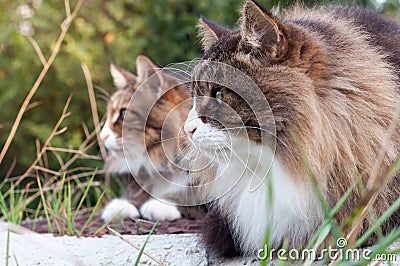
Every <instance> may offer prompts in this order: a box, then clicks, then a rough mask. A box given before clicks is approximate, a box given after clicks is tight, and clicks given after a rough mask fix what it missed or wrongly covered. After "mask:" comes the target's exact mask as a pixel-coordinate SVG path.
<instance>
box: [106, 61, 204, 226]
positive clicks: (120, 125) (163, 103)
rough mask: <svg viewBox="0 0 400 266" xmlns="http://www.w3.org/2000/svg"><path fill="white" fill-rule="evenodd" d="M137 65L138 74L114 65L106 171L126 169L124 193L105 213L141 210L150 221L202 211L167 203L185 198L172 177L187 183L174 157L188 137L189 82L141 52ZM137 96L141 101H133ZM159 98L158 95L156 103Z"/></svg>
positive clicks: (130, 214)
mask: <svg viewBox="0 0 400 266" xmlns="http://www.w3.org/2000/svg"><path fill="white" fill-rule="evenodd" d="M136 67H137V73H138V75H137V76H135V75H133V74H132V73H129V72H128V71H126V70H124V69H121V68H119V67H117V66H115V65H111V67H110V72H111V75H112V77H113V79H114V84H115V86H116V91H115V92H114V94H113V95H112V96H111V98H110V100H109V102H108V106H107V119H106V122H105V124H104V127H103V129H102V131H101V134H100V138H101V140H102V141H103V142H104V144H105V147H106V148H107V154H108V155H107V156H108V157H107V164H106V165H107V170H108V171H109V172H116V173H120V174H124V176H123V183H124V185H125V196H124V198H123V199H114V200H112V201H111V202H110V203H109V204H107V206H106V207H105V209H104V210H103V214H102V218H103V219H104V220H106V221H108V220H110V219H111V218H112V217H114V216H116V215H118V214H119V216H120V217H121V218H131V219H134V218H136V217H138V216H140V215H141V216H143V217H144V218H146V219H150V220H175V219H178V218H181V217H182V216H185V217H186V216H190V217H193V216H197V215H200V214H201V212H197V211H196V210H193V208H192V209H190V208H188V209H186V208H183V207H177V206H173V205H171V204H168V203H165V201H167V202H172V203H177V204H178V203H180V197H182V195H180V194H179V193H181V192H180V191H179V190H178V191H177V190H176V186H174V185H171V184H170V183H169V182H168V181H173V182H175V183H178V184H183V183H184V176H182V175H181V173H180V171H179V170H178V169H177V168H176V167H173V166H172V164H171V161H173V160H174V158H175V157H176V155H177V153H178V151H179V145H180V144H179V143H180V139H181V138H184V134H183V131H182V130H181V128H182V125H183V123H184V121H185V119H186V117H187V113H188V109H189V105H188V103H187V102H186V100H187V99H188V98H190V94H189V93H188V91H187V88H186V86H185V85H182V84H180V82H179V81H178V80H177V79H175V78H173V77H172V76H170V75H167V74H165V73H163V72H162V71H159V69H158V67H157V66H156V65H154V64H153V63H152V62H151V61H150V59H149V58H147V57H145V56H138V57H137V59H136ZM139 88H140V90H139ZM133 97H136V99H139V100H138V101H135V102H132V101H133V100H132V99H133ZM154 97H156V99H157V100H154V102H153V103H152V102H151V101H152V99H151V98H154ZM152 104H154V106H151V105H152ZM150 109H151V110H150ZM146 110H150V112H149V113H146ZM161 135H163V141H162V139H161ZM124 151H125V154H124ZM130 173H132V174H133V175H134V176H135V178H133V177H132V176H131V175H130ZM165 178H166V179H167V181H164V179H165ZM149 193H150V194H151V195H156V196H157V197H159V198H160V199H155V198H153V197H151V196H150V195H149Z"/></svg>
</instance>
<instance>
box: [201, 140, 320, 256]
mask: <svg viewBox="0 0 400 266" xmlns="http://www.w3.org/2000/svg"><path fill="white" fill-rule="evenodd" d="M232 144H233V145H232V147H233V149H232V150H233V151H232V153H233V154H232V156H231V157H230V160H229V161H226V160H224V159H223V158H226V157H225V156H223V157H222V158H221V159H220V160H219V161H218V163H217V165H218V174H217V177H216V179H215V180H214V182H213V183H212V184H211V186H210V189H209V190H208V195H207V197H208V199H209V200H211V199H215V198H218V200H217V201H216V202H215V204H217V206H218V207H219V210H220V211H221V212H222V214H223V215H224V216H225V217H227V218H228V220H229V222H230V223H231V225H232V227H233V235H234V238H235V239H236V241H238V243H239V244H240V247H241V250H242V251H243V252H244V253H245V254H254V252H256V251H257V250H258V249H260V248H261V247H262V246H263V244H264V242H265V234H266V232H267V229H269V230H270V239H269V242H270V244H271V245H272V248H279V246H280V245H281V244H282V243H283V241H284V240H285V239H289V240H290V241H291V242H290V243H289V245H290V246H292V247H293V246H295V245H296V244H298V243H303V242H304V239H308V238H309V237H310V235H312V233H313V232H314V230H315V228H316V227H317V225H318V224H320V223H321V222H322V220H323V212H322V210H321V208H320V204H319V201H318V199H317V197H316V195H315V194H314V191H313V188H312V186H311V184H310V182H305V183H304V182H303V180H304V179H303V178H304V177H300V176H291V175H289V173H288V171H286V169H285V167H284V166H283V165H282V164H281V163H280V162H279V160H278V158H275V157H274V153H273V151H272V150H271V149H270V148H269V147H267V146H264V145H261V144H257V143H256V142H254V141H251V140H250V141H249V140H247V139H242V138H233V139H232ZM305 178H307V177H305ZM268 187H270V188H271V189H269V188H268ZM269 199H272V200H269Z"/></svg>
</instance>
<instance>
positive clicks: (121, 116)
mask: <svg viewBox="0 0 400 266" xmlns="http://www.w3.org/2000/svg"><path fill="white" fill-rule="evenodd" d="M126 113H127V110H126V108H122V109H121V110H120V111H119V117H118V120H121V121H122V120H124V117H125V115H126Z"/></svg>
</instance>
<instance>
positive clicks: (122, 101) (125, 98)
mask: <svg viewBox="0 0 400 266" xmlns="http://www.w3.org/2000/svg"><path fill="white" fill-rule="evenodd" d="M132 95H133V93H132V92H131V91H130V90H118V91H116V92H114V94H113V95H112V96H111V98H110V101H109V104H110V106H111V107H112V108H113V109H116V108H120V107H121V105H127V104H128V102H129V101H130V99H131V98H132Z"/></svg>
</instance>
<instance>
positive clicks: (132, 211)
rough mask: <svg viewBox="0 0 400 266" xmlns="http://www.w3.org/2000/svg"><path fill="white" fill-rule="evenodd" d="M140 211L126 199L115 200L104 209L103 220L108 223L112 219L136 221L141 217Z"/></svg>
mask: <svg viewBox="0 0 400 266" xmlns="http://www.w3.org/2000/svg"><path fill="white" fill-rule="evenodd" d="M139 215H140V214H139V210H138V209H137V208H136V207H135V205H133V204H132V203H130V202H129V201H128V200H126V199H113V200H112V201H110V202H109V203H108V204H107V205H106V207H104V209H103V213H102V214H101V218H102V219H103V220H104V221H106V222H108V221H110V220H111V219H112V218H114V217H115V218H117V219H127V218H129V219H135V218H137V217H139Z"/></svg>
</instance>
